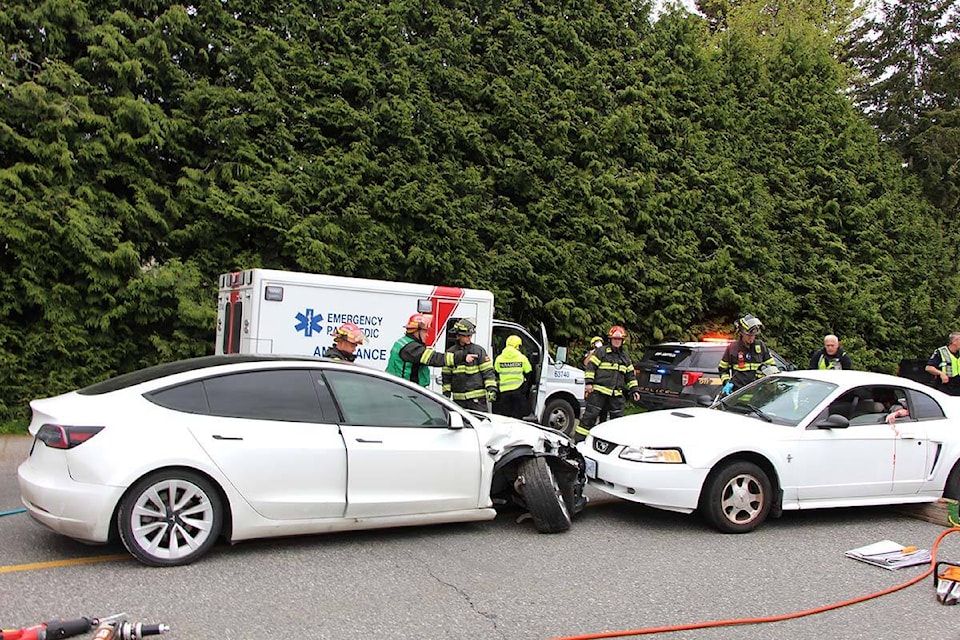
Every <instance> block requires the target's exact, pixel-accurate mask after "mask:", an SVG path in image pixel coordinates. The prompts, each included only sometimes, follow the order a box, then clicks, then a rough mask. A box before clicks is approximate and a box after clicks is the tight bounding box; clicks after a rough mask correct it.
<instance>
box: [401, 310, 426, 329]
mask: <svg viewBox="0 0 960 640" xmlns="http://www.w3.org/2000/svg"><path fill="white" fill-rule="evenodd" d="M403 328H404V329H406V330H407V333H413V332H414V331H420V330H421V329H422V330H424V331H426V330H428V329H429V328H430V316H428V315H425V314H422V313H415V314H413V315H412V316H410V319H409V320H407V324H405V325H403Z"/></svg>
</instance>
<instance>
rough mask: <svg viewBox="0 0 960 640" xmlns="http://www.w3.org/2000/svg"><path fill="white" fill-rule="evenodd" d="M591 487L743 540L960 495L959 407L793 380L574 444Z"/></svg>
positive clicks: (954, 402) (877, 386)
mask: <svg viewBox="0 0 960 640" xmlns="http://www.w3.org/2000/svg"><path fill="white" fill-rule="evenodd" d="M578 447H579V448H580V450H581V452H582V453H583V454H584V456H585V458H586V463H587V476H588V478H589V479H590V483H591V484H592V485H593V486H594V487H596V488H598V489H600V490H601V491H604V492H606V493H609V494H611V495H614V496H617V497H620V498H624V499H626V500H632V501H634V502H640V503H643V504H646V505H649V506H651V507H656V508H659V509H666V510H669V511H678V512H682V513H691V512H693V511H695V510H696V511H699V512H700V514H701V515H702V516H703V517H704V519H705V520H706V521H707V522H708V523H709V524H711V525H712V526H713V527H715V528H716V529H718V530H720V531H724V532H728V533H744V532H747V531H752V530H753V529H755V528H756V527H758V526H760V524H762V523H763V522H764V520H766V519H767V517H768V516H771V515H772V516H778V515H780V513H781V511H782V510H785V509H786V510H790V509H816V508H823V507H849V506H859V505H881V504H903V503H917V502H934V501H936V500H937V499H939V498H940V497H941V496H943V495H946V496H947V497H957V496H958V495H960V464H958V459H960V398H953V397H950V396H947V395H945V394H943V393H941V392H939V391H936V390H934V389H931V388H930V387H926V386H924V385H922V384H920V383H917V382H914V381H912V380H907V379H906V378H899V377H893V376H888V375H884V374H878V373H867V372H862V371H794V372H790V373H784V374H779V375H775V376H771V377H768V378H762V379H760V380H758V381H756V382H754V383H753V384H751V385H748V386H746V387H744V388H743V389H740V390H739V391H737V392H735V393H733V394H732V395H730V396H728V397H726V398H724V399H723V400H721V401H720V402H718V403H716V404H715V405H713V406H712V407H709V408H707V407H696V408H688V409H677V410H673V411H669V410H668V411H651V412H648V413H643V414H637V415H631V416H627V417H624V418H620V419H617V420H613V421H610V422H606V423H603V424H600V425H598V426H596V427H594V428H593V430H592V431H591V433H590V435H589V437H588V438H587V439H586V440H585V441H584V442H582V443H580V444H579V445H578Z"/></svg>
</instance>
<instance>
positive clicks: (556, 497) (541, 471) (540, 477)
mask: <svg viewBox="0 0 960 640" xmlns="http://www.w3.org/2000/svg"><path fill="white" fill-rule="evenodd" d="M520 480H521V482H520V483H519V485H520V488H521V490H522V491H523V500H524V502H525V503H526V505H527V510H528V511H530V515H531V516H533V524H534V526H535V527H536V528H537V531H539V532H540V533H561V532H563V531H566V530H567V529H569V528H570V501H568V500H567V495H566V494H567V493H572V487H568V488H567V489H564V488H562V487H561V486H560V483H559V482H557V477H556V475H554V473H553V469H551V468H550V465H549V464H547V461H546V460H544V459H543V458H527V459H526V460H524V461H523V463H522V464H521V466H520ZM570 497H571V498H572V496H570Z"/></svg>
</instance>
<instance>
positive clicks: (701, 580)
mask: <svg viewBox="0 0 960 640" xmlns="http://www.w3.org/2000/svg"><path fill="white" fill-rule="evenodd" d="M29 444H30V443H29V440H28V439H27V438H19V437H14V438H9V437H8V438H3V437H0V511H5V510H8V509H15V508H18V507H19V506H20V504H19V497H18V491H17V488H16V465H17V464H18V463H19V462H20V460H22V459H23V458H24V457H25V456H26V455H27V451H28V449H29ZM591 495H592V496H598V495H599V494H597V493H593V492H592V491H591ZM516 515H517V514H516V513H511V514H502V515H501V516H499V517H498V518H497V519H496V520H494V521H493V522H486V523H474V524H463V525H440V526H433V527H421V528H409V529H394V530H387V531H374V532H364V533H354V534H331V535H324V536H310V537H301V538H286V539H281V540H267V541H257V542H247V543H242V544H238V545H235V546H229V545H226V544H224V545H221V546H219V547H217V548H216V549H214V551H213V552H212V553H211V554H210V555H208V556H207V557H205V558H203V559H202V560H200V561H199V562H197V563H196V564H193V565H190V566H187V567H176V568H171V569H153V568H148V567H144V566H141V565H140V564H138V563H137V562H136V561H134V560H132V559H130V558H126V557H124V558H122V559H119V560H108V561H101V562H95V563H91V564H76V563H77V561H78V560H80V559H84V558H90V557H97V556H104V555H112V554H120V553H123V550H122V548H121V547H119V546H109V547H91V546H86V545H83V544H80V543H77V542H73V541H70V540H67V539H66V538H62V537H60V536H57V535H55V534H52V533H49V532H47V531H45V530H44V529H42V528H40V527H39V526H38V525H36V524H33V523H32V521H31V520H30V519H29V518H28V517H27V516H26V515H25V514H16V515H10V516H4V517H2V518H0V540H2V544H0V594H2V595H0V627H2V628H14V627H19V626H25V625H28V624H35V623H37V622H40V621H42V620H45V619H50V618H58V617H64V618H69V617H74V616H80V615H87V616H91V615H108V614H111V613H116V612H120V611H123V612H126V613H127V614H128V615H129V617H130V619H131V620H133V621H145V622H166V623H168V624H170V625H171V627H172V631H171V632H170V633H169V634H168V635H167V636H165V637H166V638H169V639H170V640H177V639H178V638H180V639H189V640H201V639H206V638H227V639H240V640H243V639H247V638H251V639H252V638H257V639H262V638H330V639H338V640H339V639H352V638H391V639H392V638H397V639H401V638H410V639H414V638H416V639H424V638H451V639H453V638H457V639H459V638H464V639H466V638H495V639H509V640H520V639H527V638H555V637H563V636H573V635H577V634H590V633H599V632H604V631H607V632H609V631H619V630H629V629H638V628H643V627H654V626H657V627H659V626H666V625H676V624H685V623H694V622H699V621H708V620H722V619H729V618H741V617H751V618H752V617H760V616H770V615H780V614H788V613H791V612H794V611H799V610H804V609H809V608H814V607H819V606H822V605H827V604H831V603H834V602H838V601H843V600H846V599H849V598H852V597H855V596H860V595H865V594H868V593H871V592H874V591H878V590H881V589H884V588H887V587H890V586H893V585H895V584H898V583H900V582H903V581H906V580H908V579H909V578H912V577H915V576H918V575H920V574H921V573H922V572H923V571H924V569H923V568H908V569H903V570H901V571H899V572H891V571H885V570H883V569H879V568H876V567H872V566H869V565H865V564H861V563H857V562H855V561H853V560H849V559H846V558H844V557H843V552H844V551H845V550H847V549H850V548H853V547H857V546H861V545H864V544H867V543H870V542H874V541H877V540H880V539H884V538H889V539H892V540H896V541H899V542H902V543H904V544H916V545H919V546H923V547H928V548H929V546H930V545H931V544H932V543H933V541H934V539H935V538H936V537H937V535H939V534H940V533H941V532H943V531H944V530H945V529H944V528H943V527H940V526H937V525H934V524H930V523H927V522H924V521H921V520H917V519H914V518H910V517H907V516H903V515H898V514H896V513H895V512H893V511H891V510H890V509H872V508H871V509H843V510H826V511H820V512H810V513H790V514H787V515H785V516H784V517H783V518H781V519H779V520H774V521H771V522H769V523H768V524H767V525H766V526H764V527H763V528H761V529H760V530H758V531H756V532H754V533H752V534H748V535H741V536H733V535H721V534H718V533H715V532H713V531H711V530H709V529H707V528H706V527H705V526H704V525H703V524H702V523H701V521H700V520H699V519H698V518H697V517H695V516H683V515H679V514H671V513H665V512H658V511H655V510H652V509H647V508H643V507H639V506H636V505H633V504H629V503H624V502H605V503H603V502H602V501H599V500H598V501H595V503H594V504H593V506H591V507H589V508H588V509H587V511H586V512H585V513H584V514H582V515H581V516H580V517H578V519H577V520H576V521H575V522H574V526H573V529H572V530H571V531H569V532H568V533H565V534H560V535H539V534H537V533H535V531H534V530H533V527H532V525H531V524H530V523H529V522H526V523H522V524H516V523H515V522H514V519H515V517H516ZM940 557H941V559H946V560H955V561H960V535H951V536H949V537H947V538H946V540H945V542H944V543H943V545H942V547H941V552H940ZM51 561H65V562H66V563H67V564H66V565H65V566H52V567H43V566H39V567H35V566H34V567H31V566H29V565H30V564H31V563H44V562H51ZM958 615H960V607H945V606H942V605H940V604H938V603H937V601H936V599H935V597H934V591H933V581H932V578H928V579H925V580H923V581H922V582H921V583H919V584H917V585H914V586H912V587H909V588H908V589H906V590H903V591H899V592H896V593H894V594H891V595H887V596H884V597H882V598H880V599H877V600H871V601H868V602H865V603H861V604H857V605H854V606H849V607H844V608H842V609H839V610H836V611H831V612H827V613H821V614H817V615H813V616H808V617H804V618H800V619H797V620H792V621H787V622H778V623H774V624H762V625H748V626H736V627H725V628H718V629H707V630H697V631H684V632H679V633H672V634H662V635H657V636H656V637H671V638H691V639H721V638H722V639H743V640H746V639H757V640H759V639H763V640H766V639H768V638H811V639H813V638H816V639H821V638H822V639H827V638H830V639H834V638H836V639H870V640H885V639H889V640H901V639H903V638H917V639H920V638H924V639H925V638H930V639H938V640H939V639H946V638H960V631H957V629H958V624H957V619H958V618H957V616H958ZM86 637H90V636H86Z"/></svg>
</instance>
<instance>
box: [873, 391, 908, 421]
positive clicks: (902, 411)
mask: <svg viewBox="0 0 960 640" xmlns="http://www.w3.org/2000/svg"><path fill="white" fill-rule="evenodd" d="M873 399H874V400H875V401H876V402H879V403H880V404H881V405H883V411H884V413H886V414H887V417H886V418H884V421H885V422H886V423H887V424H893V423H894V422H896V421H897V418H905V417H907V416H909V415H910V411H909V410H908V409H907V401H906V400H903V399H901V398H899V397H898V396H897V393H896V391H894V390H893V389H878V390H877V392H876V393H874V396H873Z"/></svg>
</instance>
